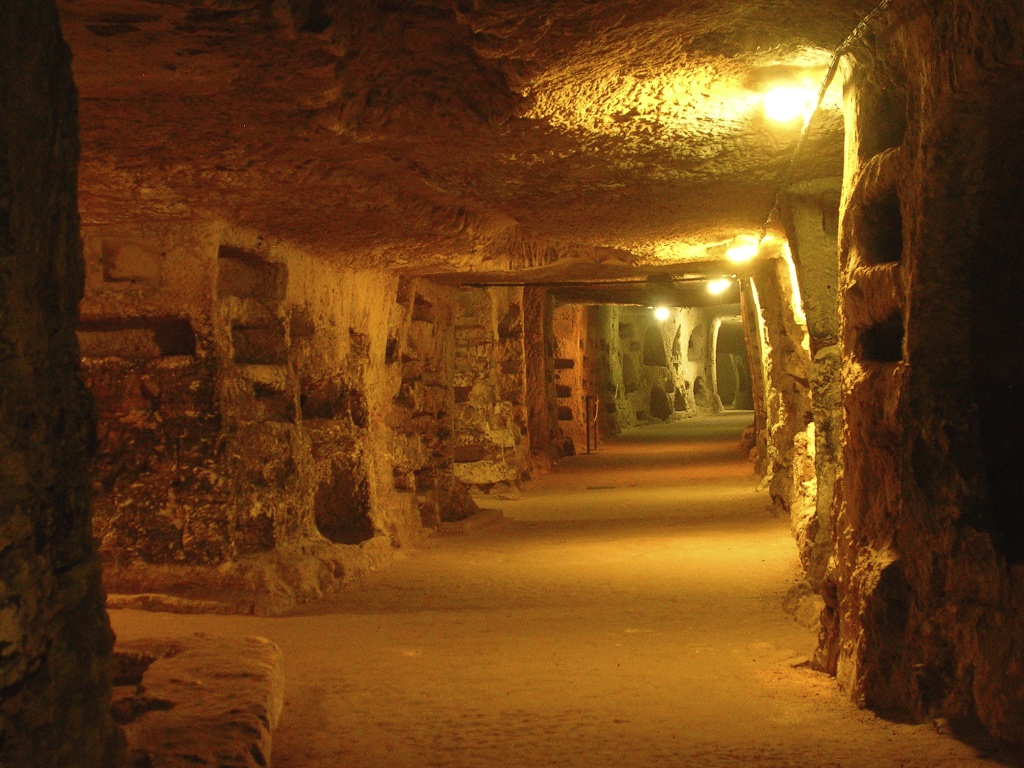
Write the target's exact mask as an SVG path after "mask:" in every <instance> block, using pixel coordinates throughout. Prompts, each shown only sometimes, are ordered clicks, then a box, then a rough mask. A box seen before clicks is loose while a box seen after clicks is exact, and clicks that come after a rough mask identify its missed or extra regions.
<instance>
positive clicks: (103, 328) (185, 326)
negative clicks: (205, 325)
mask: <svg viewBox="0 0 1024 768" xmlns="http://www.w3.org/2000/svg"><path fill="white" fill-rule="evenodd" d="M78 344H79V346H80V347H81V352H82V356H83V357H121V358H125V359H129V360H135V359H149V358H156V357H171V356H174V355H192V356H194V355H195V353H196V334H195V331H193V330H192V324H191V323H190V322H189V321H188V319H187V318H184V317H141V318H128V319H122V320H88V321H85V322H82V323H79V325H78Z"/></svg>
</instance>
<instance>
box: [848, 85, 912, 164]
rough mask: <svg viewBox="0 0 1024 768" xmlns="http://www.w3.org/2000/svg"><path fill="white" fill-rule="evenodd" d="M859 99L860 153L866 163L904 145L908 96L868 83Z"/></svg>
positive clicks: (893, 89)
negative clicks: (876, 156) (882, 153)
mask: <svg viewBox="0 0 1024 768" xmlns="http://www.w3.org/2000/svg"><path fill="white" fill-rule="evenodd" d="M858 98H859V101H860V113H859V114H858V116H857V133H858V139H859V141H858V154H859V155H860V159H861V161H862V162H863V161H865V160H868V159H869V158H871V157H874V156H875V155H877V154H878V153H879V152H884V151H885V150H887V149H892V148H893V147H898V146H900V145H901V144H902V143H903V140H904V138H905V137H906V134H907V108H906V95H905V94H904V93H902V92H901V91H898V90H897V89H896V88H895V87H893V86H891V85H890V86H885V85H879V84H876V83H872V82H865V83H862V84H861V86H860V88H859V93H858Z"/></svg>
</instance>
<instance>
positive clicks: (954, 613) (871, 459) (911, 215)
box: [817, 0, 1024, 743]
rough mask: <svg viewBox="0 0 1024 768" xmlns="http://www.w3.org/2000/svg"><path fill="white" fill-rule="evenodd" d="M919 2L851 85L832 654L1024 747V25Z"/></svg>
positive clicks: (851, 676) (871, 45)
mask: <svg viewBox="0 0 1024 768" xmlns="http://www.w3.org/2000/svg"><path fill="white" fill-rule="evenodd" d="M905 14H906V15H905V16H904V17H903V18H901V19H900V23H899V24H895V25H893V26H892V27H889V28H882V29H881V30H879V31H878V32H877V33H876V34H874V35H872V36H870V37H869V38H866V39H865V41H864V42H863V43H861V44H860V45H859V46H858V48H857V49H856V50H854V51H853V52H852V55H851V59H850V61H849V77H848V78H847V83H846V89H845V92H846V94H847V100H846V125H847V153H846V168H845V178H844V192H843V210H842V218H841V224H840V250H839V254H840V270H841V279H840V304H841V308H842V322H841V331H840V343H841V346H842V352H843V373H842V376H843V380H842V386H843V407H844V410H845V413H846V423H845V425H844V429H843V464H844V466H843V470H842V473H841V475H840V480H839V483H838V485H837V494H838V498H839V504H838V505H837V506H836V507H835V510H836V517H835V525H834V549H833V555H832V558H831V563H830V568H829V572H828V575H827V583H826V585H825V586H826V589H825V590H824V594H825V598H826V609H825V611H824V612H823V621H822V630H823V631H822V636H821V643H820V647H819V655H818V659H817V661H818V664H819V665H820V666H821V667H823V668H825V669H827V670H829V671H833V672H835V673H836V675H837V678H838V680H839V682H840V685H841V686H842V687H843V688H844V690H846V691H847V692H848V693H849V694H850V695H851V696H852V697H853V698H854V699H855V700H857V701H860V702H863V703H865V704H866V705H868V706H870V707H872V708H877V709H882V710H886V711H889V712H896V713H901V714H903V715H904V716H906V715H909V716H912V717H915V718H919V719H924V718H930V717H937V716H944V717H948V718H963V719H974V718H977V720H979V721H980V722H981V723H982V724H983V725H984V726H985V727H986V728H988V729H989V730H990V731H991V732H992V733H994V734H996V735H998V736H1000V737H1002V738H1005V739H1009V740H1011V741H1015V742H1018V743H1024V646H1022V645H1021V643H1020V638H1021V637H1024V618H1022V617H1024V524H1022V522H1021V521H1022V520H1024V518H1022V516H1021V497H1022V495H1024V486H1022V479H1021V478H1022V474H1021V471H1020V466H1019V463H1020V462H1019V456H1020V445H1021V442H1022V441H1024V400H1022V398H1021V397H1020V392H1021V390H1022V388H1024V369H1022V363H1021V355H1020V352H1019V350H1020V348H1021V344H1022V343H1024V340H1022V333H1024V332H1022V330H1021V329H1022V328H1024V302H1022V301H1021V294H1022V293H1024V270H1022V269H1021V261H1020V258H1019V255H1020V243H1021V241H1022V239H1024V214H1022V212H1021V206H1020V200H1021V193H1022V186H1021V176H1020V167H1021V164H1022V163H1024V138H1022V137H1024V118H1022V117H1021V115H1022V112H1021V109H1020V105H1021V104H1022V103H1024V86H1022V85H1021V76H1020V75H1021V72H1024V16H1022V11H1021V8H1020V4H1019V3H1018V2H1014V1H1013V0H990V1H989V2H986V3H984V4H981V3H952V4H940V5H939V6H936V7H929V8H928V9H927V11H925V10H918V9H916V8H911V9H907V11H905ZM1010 350H1013V352H1010Z"/></svg>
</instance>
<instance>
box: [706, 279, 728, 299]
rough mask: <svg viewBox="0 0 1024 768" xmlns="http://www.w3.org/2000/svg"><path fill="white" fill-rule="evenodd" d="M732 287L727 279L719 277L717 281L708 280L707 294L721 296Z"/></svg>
mask: <svg viewBox="0 0 1024 768" xmlns="http://www.w3.org/2000/svg"><path fill="white" fill-rule="evenodd" d="M730 285H732V280H730V279H729V278H728V277H720V278H719V279H717V280H708V293H710V294H711V295H712V296H721V295H722V294H723V293H725V292H726V291H727V290H729V286H730Z"/></svg>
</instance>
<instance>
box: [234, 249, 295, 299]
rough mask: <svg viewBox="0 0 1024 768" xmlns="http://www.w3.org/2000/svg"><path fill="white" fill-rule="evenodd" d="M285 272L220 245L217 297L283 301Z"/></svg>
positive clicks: (282, 269) (286, 277)
mask: <svg viewBox="0 0 1024 768" xmlns="http://www.w3.org/2000/svg"><path fill="white" fill-rule="evenodd" d="M287 286H288V268H287V267H286V266H285V265H284V264H276V263H274V262H270V261H265V260H263V259H261V258H260V257H259V256H257V255H256V254H254V253H249V252H248V251H244V250H242V249H241V248H234V247H232V246H230V245H222V246H221V247H220V250H219V251H218V252H217V296H219V297H221V298H224V297H226V296H236V297H238V298H242V299H256V300H257V301H263V302H270V303H276V302H280V301H283V300H284V296H285V291H286V289H287Z"/></svg>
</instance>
